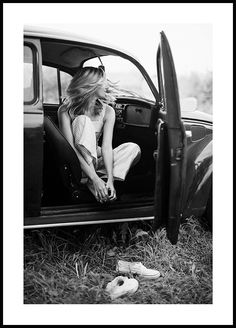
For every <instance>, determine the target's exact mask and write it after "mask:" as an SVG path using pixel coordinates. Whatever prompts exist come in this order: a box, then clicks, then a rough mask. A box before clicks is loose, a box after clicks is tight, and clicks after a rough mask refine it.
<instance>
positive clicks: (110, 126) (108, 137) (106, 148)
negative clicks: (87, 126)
mask: <svg viewBox="0 0 236 328" xmlns="http://www.w3.org/2000/svg"><path fill="white" fill-rule="evenodd" d="M115 118H116V116H115V111H114V109H113V108H112V107H111V106H107V107H106V114H105V118H104V120H105V123H104V127H103V141H102V149H101V151H102V157H103V162H104V165H105V168H106V171H107V178H108V179H107V187H108V188H109V189H110V191H111V196H110V199H114V198H115V197H116V194H115V189H114V185H113V149H112V138H113V130H114V124H115Z"/></svg>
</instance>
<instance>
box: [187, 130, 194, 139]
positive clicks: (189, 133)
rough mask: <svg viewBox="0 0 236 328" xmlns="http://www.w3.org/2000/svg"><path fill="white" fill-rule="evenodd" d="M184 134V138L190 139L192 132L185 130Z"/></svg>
mask: <svg viewBox="0 0 236 328" xmlns="http://www.w3.org/2000/svg"><path fill="white" fill-rule="evenodd" d="M185 133H186V137H188V138H192V135H193V134H192V131H190V130H187V131H185Z"/></svg>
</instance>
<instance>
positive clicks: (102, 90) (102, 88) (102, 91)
mask: <svg viewBox="0 0 236 328" xmlns="http://www.w3.org/2000/svg"><path fill="white" fill-rule="evenodd" d="M107 87H108V83H107V79H105V80H104V81H103V82H102V84H100V85H99V86H98V88H97V90H96V92H95V96H96V97H97V98H101V99H106V89H107Z"/></svg>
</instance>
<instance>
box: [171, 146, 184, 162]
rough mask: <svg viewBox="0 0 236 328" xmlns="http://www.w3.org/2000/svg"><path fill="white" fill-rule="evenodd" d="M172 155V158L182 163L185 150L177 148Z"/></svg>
mask: <svg viewBox="0 0 236 328" xmlns="http://www.w3.org/2000/svg"><path fill="white" fill-rule="evenodd" d="M171 153H172V156H173V155H174V156H173V157H174V158H175V160H176V161H180V160H181V159H182V155H183V148H182V147H179V148H175V152H174V151H173V149H172V151H171Z"/></svg>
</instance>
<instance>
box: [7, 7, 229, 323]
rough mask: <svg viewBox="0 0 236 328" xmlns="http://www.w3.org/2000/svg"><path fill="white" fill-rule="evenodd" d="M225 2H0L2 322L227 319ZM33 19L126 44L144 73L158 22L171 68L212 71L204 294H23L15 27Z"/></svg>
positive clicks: (151, 65) (19, 58)
mask: <svg viewBox="0 0 236 328" xmlns="http://www.w3.org/2000/svg"><path fill="white" fill-rule="evenodd" d="M232 12H233V11H232V4H231V3H228V4H224V3H213V4H211V3H206V4H205V3H203V4H201V3H193V4H192V3H187V4H184V3H177V4H174V3H168V4H165V3H124V4H122V3H29V4H28V3H9V4H7V3H3V60H4V65H3V79H4V81H3V82H4V83H3V92H4V96H3V105H4V106H3V134H4V136H3V150H4V153H3V168H4V174H3V177H4V179H3V180H4V192H3V195H4V199H3V201H4V206H3V208H4V212H3V217H4V221H3V222H4V223H3V228H4V231H3V242H4V247H3V250H4V253H3V257H4V265H3V268H4V272H3V275H4V284H3V286H4V298H3V304H4V308H3V314H4V315H3V317H4V322H3V323H4V324H10V325H12V324H13V325H14V324H17V325H19V324H23V325H24V324H26V325H27V324H49V325H50V324H52V325H55V324H59V325H60V324H66V325H70V324H72V325H74V324H77V325H78V324H79V325H81V324H82V325H83V324H100V323H102V324H111V322H112V320H113V324H128V325H129V324H141V325H142V324H146V325H150V324H151V325H153V324H154V325H162V324H174V325H176V324H190V325H191V324H206V325H208V324H209V325H212V324H213V325H214V324H218V325H221V324H227V325H232V313H233V312H232V261H231V259H232V218H233V216H232V181H233V179H232V164H233V163H232V155H233V154H232V140H233V138H232V135H233V131H232V122H233V117H232V113H233V111H232V109H233V106H232V98H233V92H232V90H233V88H232V87H233V85H232V80H233V75H232V74H233V73H232V72H233V65H232V63H233V43H232V36H233V33H232V26H233V19H232V18H233V15H232ZM34 24H37V25H47V26H49V25H50V26H53V25H54V26H56V25H57V27H58V26H59V25H60V26H62V24H63V28H65V27H66V28H68V29H69V28H71V27H73V30H74V29H76V32H82V35H83V36H85V35H86V34H87V35H88V36H92V37H93V38H94V39H101V40H103V41H107V42H108V43H112V44H114V45H117V46H118V47H121V48H124V49H127V50H128V51H129V52H131V53H133V54H134V55H136V56H137V57H138V58H140V60H141V62H142V63H143V66H145V68H146V69H147V70H148V72H149V73H150V74H151V72H153V70H155V56H156V50H157V44H158V38H159V32H160V31H161V30H164V32H165V33H166V36H167V38H168V40H169V43H170V46H171V49H172V53H173V57H174V61H175V66H176V72H177V75H178V74H188V73H189V72H190V71H192V70H194V71H198V72H205V71H206V70H212V71H213V126H214V133H213V138H214V141H213V153H214V156H213V159H214V176H213V178H214V179H213V214H214V222H213V231H214V234H213V245H214V252H213V256H214V258H213V284H214V285H213V304H207V305H204V304H201V305H198V304H196V305H192V306H185V305H181V306H178V305H177V306H174V305H170V306H168V305H162V306H161V308H160V307H158V304H157V305H155V304H153V305H146V306H145V305H144V306H143V305H140V306H139V305H133V304H129V305H130V306H122V307H114V306H111V307H110V306H109V305H107V306H102V305H101V306H100V305H95V306H93V305H90V306H89V305H83V307H81V306H79V305H75V306H70V305H62V306H61V305H58V304H57V305H55V306H54V305H50V306H48V305H47V304H42V305H40V306H37V305H32V306H31V305H28V304H27V305H24V304H23V246H22V245H23V233H22V223H23V217H22V215H23V214H22V213H23V195H22V190H23V174H22V172H23V133H22V127H23V115H22V111H23V105H22V104H23V92H22V90H23V45H22V44H23V43H22V33H23V27H24V25H34ZM85 29H86V31H85ZM85 32H86V33H85ZM222 133H223V137H222ZM224 167H226V168H225V170H223V168H224ZM218 172H219V173H218ZM224 195H226V196H225V198H224V199H222V197H224ZM220 205H221V206H220ZM216 206H217V210H214V209H216ZM222 221H224V222H225V224H222ZM13 240H14V244H13V243H12V241H13ZM222 259H224V261H223V263H222ZM91 309H92V311H91ZM36 319H37V322H35V320H36Z"/></svg>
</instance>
